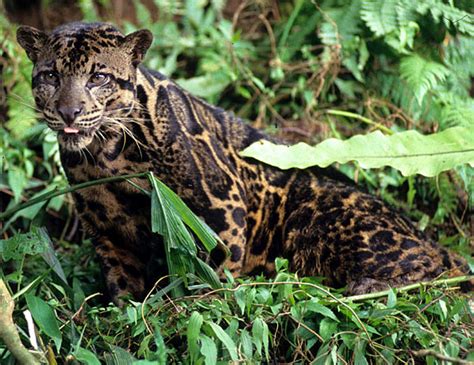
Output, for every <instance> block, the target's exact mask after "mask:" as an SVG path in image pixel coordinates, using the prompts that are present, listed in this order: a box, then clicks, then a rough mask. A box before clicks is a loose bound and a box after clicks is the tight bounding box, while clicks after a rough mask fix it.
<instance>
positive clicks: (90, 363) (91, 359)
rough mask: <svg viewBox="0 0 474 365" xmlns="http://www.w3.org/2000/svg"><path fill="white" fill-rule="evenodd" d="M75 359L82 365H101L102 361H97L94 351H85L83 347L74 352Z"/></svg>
mask: <svg viewBox="0 0 474 365" xmlns="http://www.w3.org/2000/svg"><path fill="white" fill-rule="evenodd" d="M74 357H75V358H76V360H77V361H79V362H81V363H82V364H86V365H100V361H99V359H97V356H95V354H94V353H93V352H92V351H89V350H86V349H83V348H82V347H78V348H77V349H76V351H74Z"/></svg>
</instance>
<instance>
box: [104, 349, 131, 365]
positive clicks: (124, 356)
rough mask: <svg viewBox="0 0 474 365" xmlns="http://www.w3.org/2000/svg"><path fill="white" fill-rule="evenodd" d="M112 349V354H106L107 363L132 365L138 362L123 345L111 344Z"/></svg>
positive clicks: (108, 364) (107, 364)
mask: <svg viewBox="0 0 474 365" xmlns="http://www.w3.org/2000/svg"><path fill="white" fill-rule="evenodd" d="M110 350H111V353H110V354H104V359H105V363H106V365H132V364H134V363H135V362H136V359H135V357H133V356H132V354H130V352H128V351H127V350H125V349H123V348H121V347H118V346H113V345H111V346H110Z"/></svg>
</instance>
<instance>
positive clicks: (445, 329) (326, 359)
mask: <svg viewBox="0 0 474 365" xmlns="http://www.w3.org/2000/svg"><path fill="white" fill-rule="evenodd" d="M99 2H100V4H101V6H103V10H104V9H105V10H108V11H113V7H112V5H111V2H110V1H108V0H100V1H99ZM47 3H49V2H48V1H44V3H43V6H47ZM78 3H79V6H80V9H81V11H82V13H83V18H84V19H86V20H88V21H95V20H101V18H100V16H99V12H98V11H97V9H98V8H97V7H96V6H95V5H94V2H92V1H91V0H80V1H79V2H78ZM134 3H135V9H136V13H137V19H138V21H137V23H136V24H132V23H128V22H124V24H122V28H123V30H124V31H126V32H130V31H133V30H135V29H138V28H148V29H150V30H151V31H152V32H153V34H154V42H153V45H152V47H151V49H150V51H149V52H148V55H147V58H146V61H145V62H146V65H147V66H149V67H150V68H152V69H156V70H159V71H161V72H163V73H164V74H166V75H167V76H170V77H172V78H174V79H176V80H177V81H178V83H180V84H181V85H182V86H184V87H185V88H187V89H188V90H190V91H191V92H192V93H194V94H196V95H198V96H202V97H204V98H206V100H207V101H209V102H212V103H216V104H218V105H219V106H221V107H223V108H226V109H229V110H232V111H234V112H235V113H236V114H237V115H238V116H241V117H244V118H247V119H249V120H252V121H256V124H257V125H258V126H259V127H264V128H265V127H266V128H267V130H268V131H269V132H276V133H278V134H280V135H283V136H284V137H287V136H288V133H287V134H285V132H288V131H289V132H292V131H293V132H295V133H296V134H299V135H301V136H304V137H305V140H306V142H309V143H311V144H314V143H316V142H321V141H322V140H324V139H326V138H328V137H335V138H338V139H340V140H344V139H347V138H349V137H351V136H353V135H356V134H363V135H368V136H370V132H372V131H373V129H378V130H380V131H382V132H384V133H386V134H394V135H393V136H392V137H387V138H402V139H403V136H410V135H411V134H412V133H413V132H409V133H408V134H405V133H407V132H406V130H411V129H414V130H418V131H419V132H420V133H422V134H424V135H428V134H431V133H433V132H439V134H437V135H434V136H433V137H435V136H438V137H435V138H440V137H439V136H441V139H443V135H444V136H445V135H446V134H450V133H452V137H453V140H454V141H455V142H456V143H459V142H460V141H461V140H462V139H463V138H465V139H466V140H467V138H468V137H469V136H470V135H471V134H472V133H471V132H472V130H473V125H474V101H473V99H472V97H471V95H472V94H471V93H472V86H471V83H472V81H471V79H472V77H474V38H473V35H474V32H473V17H472V10H473V9H472V4H471V2H469V1H465V0H464V1H463V0H459V1H449V2H448V1H443V0H426V1H422V2H416V1H408V0H390V1H374V0H355V1H353V0H338V1H334V0H324V1H309V0H297V1H290V0H284V1H279V2H277V3H278V4H277V6H278V12H277V13H278V16H276V15H275V14H276V13H274V12H270V11H269V10H268V9H267V8H265V4H266V3H267V2H260V1H259V2H247V3H245V6H244V7H243V8H241V9H239V10H238V11H237V10H235V9H234V11H233V13H232V14H231V16H235V18H234V19H232V18H226V17H225V16H223V9H224V7H225V6H226V2H225V1H222V0H219V1H217V0H214V1H211V0H204V1H194V0H181V1H168V0H156V1H153V3H154V4H156V6H157V7H158V10H159V11H158V16H157V14H150V12H149V11H148V10H147V8H146V7H145V6H143V5H142V3H141V2H140V1H136V2H134ZM242 4H243V3H242ZM105 13H106V12H105ZM101 14H102V12H101ZM153 15H154V16H155V17H157V18H158V19H159V20H158V21H154V20H153V19H154V18H155V17H154V16H153ZM0 49H1V52H0V61H1V63H0V64H1V65H2V66H3V69H2V75H1V77H2V86H3V87H5V91H6V93H7V95H8V99H7V103H6V104H7V107H8V113H7V120H6V123H4V124H2V126H0V154H1V155H2V157H3V158H2V159H1V166H0V167H1V172H2V174H0V194H2V196H1V199H2V207H1V209H2V211H4V210H6V212H14V213H13V215H12V214H5V213H6V212H3V213H2V212H0V217H1V219H2V223H3V227H2V238H3V239H4V240H3V241H1V242H0V257H1V261H2V262H1V263H0V278H1V279H3V280H4V281H5V282H6V283H7V284H8V286H9V289H10V291H11V293H12V294H13V297H14V300H15V301H16V303H15V304H16V307H15V313H14V321H15V323H16V325H17V327H18V328H19V329H20V333H21V336H22V341H23V342H24V344H25V345H26V346H27V347H28V346H29V345H30V341H29V338H28V335H27V334H26V329H27V324H26V322H25V318H24V316H23V311H24V310H26V309H29V310H30V311H31V312H32V315H33V318H34V321H35V324H36V326H37V328H36V330H37V336H38V337H39V341H38V342H39V346H40V349H39V351H40V352H42V353H49V354H50V356H51V358H53V359H56V361H57V362H58V363H66V362H74V361H75V362H77V363H82V364H99V363H105V364H141V365H144V364H154V365H156V364H172V363H193V364H206V365H207V364H216V363H227V362H229V361H236V362H246V363H267V362H296V363H310V362H314V363H315V364H323V363H324V364H330V363H334V364H335V363H360V364H365V363H384V362H387V363H397V362H398V363H418V362H420V363H421V362H426V363H429V364H441V363H443V361H442V360H440V357H439V356H443V357H444V358H448V359H449V358H454V360H456V359H459V358H461V359H465V360H470V361H472V360H473V359H474V358H473V356H472V350H471V349H470V346H471V343H470V341H471V338H472V337H473V336H472V335H473V333H474V328H473V326H472V315H473V313H472V309H470V308H469V307H468V305H467V304H468V301H467V298H466V297H465V296H463V295H461V294H459V293H457V292H455V291H453V290H451V288H447V286H446V285H447V282H446V281H442V283H441V284H440V285H439V286H437V287H427V288H425V287H424V286H419V287H417V288H415V290H414V291H412V292H405V291H400V290H393V291H389V292H386V293H382V294H380V295H375V296H368V297H363V298H345V297H343V296H342V295H341V293H340V292H339V291H335V290H330V289H328V288H325V287H324V286H322V285H320V284H319V283H320V282H321V280H320V278H298V277H297V276H295V275H294V274H291V273H288V272H287V266H286V263H285V261H282V260H277V262H276V266H277V269H278V272H279V273H278V275H277V277H276V278H275V279H274V280H268V279H266V278H263V277H256V278H244V279H239V280H238V281H237V282H235V281H233V279H231V277H230V275H229V279H228V282H227V283H224V284H223V287H222V288H219V289H216V290H214V291H209V290H210V288H211V287H214V288H217V287H218V285H217V284H219V283H217V282H216V281H217V280H216V277H215V273H213V272H212V271H210V270H209V268H208V267H207V266H206V265H205V264H204V263H203V262H202V261H200V260H199V259H198V258H197V257H196V254H197V252H198V248H197V247H196V245H195V243H194V240H193V238H194V237H196V238H197V239H198V240H199V241H201V242H202V248H201V247H199V249H202V250H203V251H207V250H209V249H210V248H212V247H213V246H214V245H215V244H216V243H217V245H219V242H216V237H215V236H214V235H213V234H212V233H211V232H210V231H209V230H208V228H207V227H206V226H203V225H202V224H200V223H199V220H195V218H194V216H193V215H192V214H190V212H189V211H187V210H186V208H185V207H183V205H182V204H180V202H179V200H177V199H176V196H175V195H174V193H172V192H171V191H169V189H167V188H166V187H165V186H163V185H161V183H160V182H159V181H157V180H155V179H153V178H152V177H150V179H151V180H150V181H151V182H152V187H153V189H152V192H151V199H152V202H153V216H154V221H153V222H151V223H152V224H153V226H154V228H155V230H156V231H158V232H160V233H162V234H164V235H165V236H168V238H167V239H165V241H167V249H168V252H169V253H170V255H169V256H170V257H171V261H172V262H171V263H170V261H168V264H170V266H171V269H172V270H171V271H173V270H175V272H176V273H179V274H181V280H175V281H174V282H172V283H170V285H168V286H167V287H165V288H161V289H159V290H155V291H153V292H151V293H150V295H149V297H148V299H147V300H146V301H145V302H144V303H137V302H133V301H129V302H128V303H127V306H126V307H125V308H117V307H116V306H114V305H112V304H107V303H105V301H104V300H100V299H99V298H101V297H100V295H99V293H100V292H101V291H103V287H102V286H101V283H100V281H99V279H98V278H100V275H101V273H100V268H99V266H98V264H97V262H95V261H94V252H93V247H92V245H91V243H90V241H88V240H87V239H85V238H84V237H83V236H82V235H81V233H80V230H78V229H77V222H76V221H77V216H76V213H75V212H74V209H73V207H72V205H71V200H70V198H69V197H68V195H65V194H64V193H66V192H70V191H71V190H70V189H69V188H66V186H67V183H66V180H65V178H64V176H63V174H62V169H61V167H60V162H59V153H58V146H57V143H56V139H55V136H54V134H52V133H50V132H48V130H47V128H46V127H45V125H44V124H42V123H38V122H37V121H36V112H35V108H34V106H33V100H32V96H31V92H30V72H31V63H30V62H29V60H28V59H27V57H26V55H25V53H24V52H23V50H21V48H20V47H19V46H18V45H17V43H16V40H15V27H14V26H13V25H12V24H10V23H9V22H8V21H7V20H6V18H5V17H4V16H3V13H2V15H0ZM0 96H1V93H0ZM0 102H1V98H0ZM1 110H2V108H1V105H0V111H1ZM0 117H1V116H0ZM348 117H349V118H348ZM452 127H462V128H465V129H451V128H452ZM448 128H449V129H448ZM462 130H463V131H466V130H467V131H468V133H464V132H461V131H462ZM313 132H315V133H313ZM453 132H454V133H453ZM443 133H446V134H443ZM397 136H398V137H397ZM289 137H293V136H292V135H291V133H289ZM357 138H360V137H357ZM366 138H370V137H365V139H364V138H361V139H359V140H360V141H363V142H360V143H355V144H354V147H355V148H358V149H361V148H362V147H364V145H365V144H367V139H366ZM425 138H428V137H425ZM297 139H298V138H297ZM382 139H383V138H382V137H377V138H376V141H375V142H373V143H380V141H381V140H382ZM471 140H472V138H471ZM351 141H353V140H351V139H349V140H348V142H345V143H354V142H351ZM356 141H357V140H356ZM424 141H426V140H425V139H423V142H424ZM468 142H469V141H468ZM326 143H327V142H326ZM371 143H372V142H371ZM412 143H413V141H412ZM369 147H372V148H371V149H372V152H375V153H379V152H381V151H383V148H382V147H380V148H375V147H374V146H373V145H370V146H369ZM415 147H416V148H422V147H423V146H422V144H421V143H419V146H412V147H411V148H412V149H413V150H415ZM285 148H286V147H285ZM439 150H440V147H439V148H438V151H439ZM272 157H274V156H272ZM288 157H289V156H286V158H288ZM305 158H306V157H305ZM301 161H302V162H304V160H301V158H300V162H301ZM464 161H467V159H466V158H465V157H464ZM448 162H450V167H452V166H454V165H455V164H454V163H452V162H453V161H448ZM424 165H426V166H429V165H430V164H429V161H428V159H427V158H426V159H421V162H420V161H417V162H416V163H415V167H416V169H418V170H419V168H420V167H423V166H424ZM340 169H341V170H342V171H343V172H344V173H346V174H347V175H349V176H351V177H353V178H354V179H356V180H357V181H358V182H359V183H360V184H362V185H366V187H367V188H368V189H369V190H371V191H373V192H378V193H380V195H381V196H382V197H383V199H385V200H386V201H387V202H389V203H390V204H393V205H396V206H397V207H399V208H400V209H404V210H405V212H406V213H407V214H409V215H410V216H411V217H412V218H413V219H415V220H416V221H417V223H418V226H419V227H420V228H421V229H425V230H427V231H428V232H431V233H432V236H433V237H434V238H435V239H438V241H440V242H441V243H443V244H446V245H449V246H450V248H452V249H455V250H458V251H460V252H461V253H464V254H465V255H467V256H469V255H470V254H471V252H472V247H471V246H470V245H469V242H470V240H472V232H470V231H469V222H466V217H467V216H468V213H469V210H468V209H469V208H472V207H474V194H473V193H474V172H473V171H474V169H473V168H472V167H469V166H467V165H462V166H461V165H460V166H458V167H456V168H455V169H453V170H451V171H449V172H444V173H441V174H440V175H438V176H437V177H436V178H432V179H426V178H423V177H420V176H409V177H404V176H402V175H401V174H400V173H399V172H398V171H397V170H394V169H389V168H385V169H378V170H364V169H363V168H362V166H361V164H345V165H341V166H340ZM92 183H94V182H92ZM23 204H26V205H28V204H29V205H28V206H27V207H26V208H25V209H22V210H18V209H19V208H21V207H25V206H24V205H23ZM38 227H41V228H38ZM45 227H46V228H47V229H46V228H45ZM190 231H192V232H193V235H191V234H190ZM46 232H49V235H48V234H47V233H46ZM433 232H435V233H433ZM50 237H51V238H50ZM51 241H52V242H51ZM52 244H54V246H55V249H56V251H57V254H55V253H54V251H53V249H52V247H51V246H52ZM188 269H189V272H188ZM192 272H194V274H192ZM198 278H199V279H198ZM182 282H185V283H187V291H186V295H184V292H183V291H180V290H179V289H178V288H179V286H180V285H181V283H182ZM170 293H171V295H170ZM177 293H181V295H179V296H177V295H176V294H177ZM58 329H59V333H58V331H57V330H58ZM470 352H471V354H469V353H470ZM13 361H14V360H13V359H12V356H11V354H10V353H9V352H8V351H7V350H5V349H4V347H3V344H2V343H0V362H1V363H2V364H4V363H5V364H13ZM51 363H52V362H51Z"/></svg>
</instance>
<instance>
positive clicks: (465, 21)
mask: <svg viewBox="0 0 474 365" xmlns="http://www.w3.org/2000/svg"><path fill="white" fill-rule="evenodd" d="M430 3H431V4H432V6H430V8H429V10H430V13H431V16H432V17H433V18H434V19H435V20H436V21H437V22H439V21H440V20H442V21H443V23H444V25H445V26H446V27H448V28H450V27H453V28H454V29H456V30H458V31H459V32H461V33H464V34H468V35H471V36H474V16H473V15H472V14H469V13H468V12H466V11H464V10H461V9H458V8H455V7H454V6H450V5H447V4H444V3H442V2H440V1H433V0H432V1H430Z"/></svg>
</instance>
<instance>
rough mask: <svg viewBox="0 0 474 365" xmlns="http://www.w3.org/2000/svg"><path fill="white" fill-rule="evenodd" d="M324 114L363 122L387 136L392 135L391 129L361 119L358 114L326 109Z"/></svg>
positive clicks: (369, 120) (364, 118)
mask: <svg viewBox="0 0 474 365" xmlns="http://www.w3.org/2000/svg"><path fill="white" fill-rule="evenodd" d="M326 113H328V114H331V115H339V116H342V117H347V118H354V119H358V120H360V121H361V122H364V123H366V124H369V125H373V126H374V127H377V128H378V129H380V130H382V131H384V132H385V133H387V134H390V135H391V134H393V131H392V130H391V129H389V128H387V127H386V126H384V125H383V124H380V123H377V122H374V121H373V120H372V119H369V118H366V117H363V116H362V115H359V114H355V113H351V112H346V111H344V110H334V109H328V110H326Z"/></svg>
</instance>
